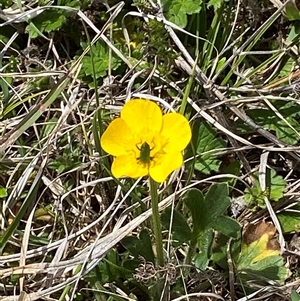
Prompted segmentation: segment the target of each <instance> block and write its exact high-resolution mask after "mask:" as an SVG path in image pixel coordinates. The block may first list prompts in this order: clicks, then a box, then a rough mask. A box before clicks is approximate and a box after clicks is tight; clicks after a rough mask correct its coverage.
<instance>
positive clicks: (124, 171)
mask: <svg viewBox="0 0 300 301" xmlns="http://www.w3.org/2000/svg"><path fill="white" fill-rule="evenodd" d="M111 172H112V174H113V175H114V177H116V178H121V177H130V178H139V177H143V176H146V175H147V174H148V167H147V166H146V165H145V164H140V163H139V162H138V160H136V158H135V154H134V152H129V153H128V154H126V155H122V156H119V157H116V158H115V159H114V162H113V164H112V166H111Z"/></svg>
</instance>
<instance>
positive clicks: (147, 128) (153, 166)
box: [101, 99, 192, 183]
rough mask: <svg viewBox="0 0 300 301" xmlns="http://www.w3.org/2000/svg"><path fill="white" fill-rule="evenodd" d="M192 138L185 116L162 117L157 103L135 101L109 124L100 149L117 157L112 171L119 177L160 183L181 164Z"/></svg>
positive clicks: (141, 100)
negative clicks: (183, 152)
mask: <svg viewBox="0 0 300 301" xmlns="http://www.w3.org/2000/svg"><path fill="white" fill-rule="evenodd" d="M191 136H192V134H191V128H190V125H189V123H188V121H187V120H186V118H185V117H184V116H183V115H181V114H178V113H168V114H165V115H162V111H161V109H160V108H159V106H158V105H157V104H156V103H154V102H152V101H150V100H146V99H134V100H131V101H129V102H127V103H126V104H125V105H124V107H123V109H122V111H121V116H120V118H117V119H115V120H113V121H112V122H111V123H110V125H109V126H108V128H107V129H106V131H105V132H104V133H103V135H102V137H101V146H102V148H103V149H104V150H105V151H106V152H107V153H109V154H111V155H113V156H114V157H115V159H114V161H113V164H112V168H111V171H112V174H113V175H114V176H115V177H116V178H120V177H123V176H127V177H131V178H138V177H142V176H146V175H148V174H149V175H150V177H151V178H152V179H153V180H155V181H156V182H159V183H160V182H163V181H165V180H166V178H167V177H168V175H169V174H170V173H171V172H173V171H174V170H175V169H177V168H179V167H180V166H181V165H182V163H183V156H182V151H183V150H184V149H185V148H186V146H187V145H188V143H189V142H190V140H191Z"/></svg>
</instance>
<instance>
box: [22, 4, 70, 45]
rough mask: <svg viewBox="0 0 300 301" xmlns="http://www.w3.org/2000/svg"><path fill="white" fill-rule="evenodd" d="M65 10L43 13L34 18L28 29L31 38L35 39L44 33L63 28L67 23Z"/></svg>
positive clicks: (52, 10) (50, 10) (51, 10)
mask: <svg viewBox="0 0 300 301" xmlns="http://www.w3.org/2000/svg"><path fill="white" fill-rule="evenodd" d="M66 14H67V12H66V11H65V10H61V9H59V10H58V9H49V10H45V11H43V12H42V13H41V14H40V15H39V16H37V17H36V18H34V20H33V21H31V23H29V24H28V25H27V27H26V31H27V32H28V34H29V36H30V37H31V38H32V39H34V38H37V37H38V36H40V35H41V33H43V32H51V31H54V30H57V29H59V28H61V26H62V25H63V23H64V22H65V21H66Z"/></svg>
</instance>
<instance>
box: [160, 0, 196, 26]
mask: <svg viewBox="0 0 300 301" xmlns="http://www.w3.org/2000/svg"><path fill="white" fill-rule="evenodd" d="M201 4H202V0H163V1H162V5H163V9H164V11H165V12H166V18H167V19H168V20H169V21H171V22H173V23H175V24H176V25H178V26H180V27H182V28H184V27H186V25H187V14H188V15H191V14H196V13H198V12H199V11H200V9H201Z"/></svg>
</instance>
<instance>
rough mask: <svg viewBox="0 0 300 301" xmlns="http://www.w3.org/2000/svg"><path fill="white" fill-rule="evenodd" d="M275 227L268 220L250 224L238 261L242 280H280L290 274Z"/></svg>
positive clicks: (237, 265) (244, 235)
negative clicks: (276, 236)
mask: <svg viewBox="0 0 300 301" xmlns="http://www.w3.org/2000/svg"><path fill="white" fill-rule="evenodd" d="M275 233H276V229H275V227H274V226H273V225H272V224H270V223H266V222H260V223H258V224H256V225H253V224H250V225H249V226H248V227H247V228H246V230H245V232H244V234H243V243H242V249H241V253H240V256H239V259H238V261H237V263H236V267H237V270H238V272H239V274H240V275H239V277H240V278H241V279H242V281H249V280H251V281H258V282H259V283H260V282H262V281H265V280H279V281H280V282H281V283H282V282H283V281H284V280H285V279H286V278H287V276H288V269H287V268H285V266H284V261H283V258H282V257H281V256H280V255H279V254H280V246H279V243H278V241H277V239H276V238H275V237H274V235H275Z"/></svg>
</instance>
